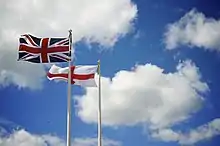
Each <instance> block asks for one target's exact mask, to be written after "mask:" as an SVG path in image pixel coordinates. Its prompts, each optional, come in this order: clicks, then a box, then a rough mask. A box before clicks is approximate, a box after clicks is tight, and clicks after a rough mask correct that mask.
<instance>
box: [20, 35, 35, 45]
mask: <svg viewBox="0 0 220 146" xmlns="http://www.w3.org/2000/svg"><path fill="white" fill-rule="evenodd" d="M23 36H25V37H26V38H27V39H28V40H29V41H30V43H31V45H33V46H36V47H37V45H36V44H35V42H34V41H33V40H32V38H31V37H30V36H29V35H27V34H25V35H23Z"/></svg>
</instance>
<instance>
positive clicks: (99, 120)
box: [98, 60, 102, 146]
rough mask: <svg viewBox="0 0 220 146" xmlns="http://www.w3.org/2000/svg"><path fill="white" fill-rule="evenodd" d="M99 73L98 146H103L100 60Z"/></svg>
mask: <svg viewBox="0 0 220 146" xmlns="http://www.w3.org/2000/svg"><path fill="white" fill-rule="evenodd" d="M98 73H99V97H98V98H99V99H98V146H102V127H101V125H102V117H101V115H102V113H101V68H100V60H99V61H98Z"/></svg>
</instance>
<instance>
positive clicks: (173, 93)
mask: <svg viewBox="0 0 220 146" xmlns="http://www.w3.org/2000/svg"><path fill="white" fill-rule="evenodd" d="M163 71H164V70H163V69H162V68H160V67H158V66H155V65H152V64H146V65H137V66H136V68H135V69H134V70H133V71H126V70H122V71H119V72H118V73H116V74H115V76H114V77H113V78H112V79H110V78H106V77H102V81H101V82H102V113H103V114H102V119H103V121H102V123H103V125H106V126H119V125H127V126H132V125H135V124H140V123H144V124H146V123H147V124H148V125H149V126H150V128H153V129H155V128H162V127H169V126H172V125H174V124H177V123H179V122H182V121H184V120H186V119H188V118H189V117H190V116H191V114H193V113H195V112H196V111H197V110H199V109H200V107H201V105H202V103H203V100H204V99H203V97H202V95H201V94H200V93H205V92H207V91H208V90H209V89H208V86H207V84H206V83H204V82H202V81H201V75H200V73H199V70H198V68H197V67H196V66H195V64H194V63H192V62H191V61H189V60H187V61H185V62H182V63H180V64H179V65H178V66H177V71H176V72H174V73H164V72H163ZM75 99H76V100H77V101H78V102H77V103H78V104H77V108H78V116H79V117H80V118H81V119H82V120H83V121H84V122H86V123H96V122H97V105H98V103H97V102H98V89H96V88H86V93H85V95H83V96H79V97H75Z"/></svg>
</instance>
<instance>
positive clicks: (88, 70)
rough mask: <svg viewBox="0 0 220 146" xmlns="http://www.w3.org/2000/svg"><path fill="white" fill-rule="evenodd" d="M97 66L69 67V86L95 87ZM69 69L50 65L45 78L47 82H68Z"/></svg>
mask: <svg viewBox="0 0 220 146" xmlns="http://www.w3.org/2000/svg"><path fill="white" fill-rule="evenodd" d="M97 68H98V66H97V65H77V66H71V84H74V85H79V86H83V87H97V84H96V81H95V73H96V72H97ZM68 72H69V67H64V68H62V67H59V66H56V65H52V66H51V68H50V70H49V72H48V73H47V78H48V79H49V80H65V81H68Z"/></svg>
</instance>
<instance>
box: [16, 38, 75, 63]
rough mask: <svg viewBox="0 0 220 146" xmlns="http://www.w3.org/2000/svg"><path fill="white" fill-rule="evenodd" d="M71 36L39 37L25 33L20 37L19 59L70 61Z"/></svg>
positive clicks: (42, 61)
mask: <svg viewBox="0 0 220 146" xmlns="http://www.w3.org/2000/svg"><path fill="white" fill-rule="evenodd" d="M69 44H70V40H69V38H68V37H67V38H38V37H35V36H33V35H30V34H24V35H22V36H21V37H20V38H19V56H18V61H28V62H32V63H53V62H68V61H70V59H71V50H70V49H69Z"/></svg>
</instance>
